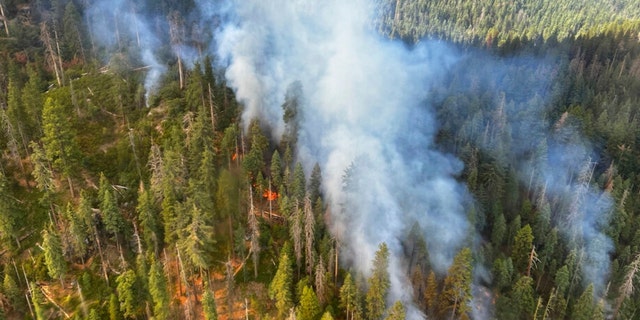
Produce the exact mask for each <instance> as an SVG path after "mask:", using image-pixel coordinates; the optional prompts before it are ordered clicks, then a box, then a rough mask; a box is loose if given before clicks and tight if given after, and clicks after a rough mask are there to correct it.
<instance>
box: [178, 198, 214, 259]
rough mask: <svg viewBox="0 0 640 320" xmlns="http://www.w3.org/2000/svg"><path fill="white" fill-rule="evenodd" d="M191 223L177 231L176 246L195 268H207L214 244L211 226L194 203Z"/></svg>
mask: <svg viewBox="0 0 640 320" xmlns="http://www.w3.org/2000/svg"><path fill="white" fill-rule="evenodd" d="M190 213H191V223H190V224H189V225H188V226H187V227H186V228H184V229H183V230H181V231H180V232H179V239H178V247H179V248H180V251H182V252H184V253H185V254H186V256H187V258H188V261H189V262H190V263H191V265H193V266H194V267H196V268H199V269H208V268H209V266H210V265H211V254H210V253H211V251H210V250H211V248H212V247H213V245H214V244H215V240H214V239H213V227H212V226H210V225H208V224H207V221H206V220H205V217H204V216H203V214H202V211H201V210H200V209H199V208H198V207H196V205H195V204H194V205H193V206H192V209H191V212H190Z"/></svg>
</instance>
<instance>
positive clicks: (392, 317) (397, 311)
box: [385, 301, 407, 320]
mask: <svg viewBox="0 0 640 320" xmlns="http://www.w3.org/2000/svg"><path fill="white" fill-rule="evenodd" d="M406 317H407V316H406V312H405V309H404V305H403V304H402V302H401V301H396V303H394V304H393V306H392V307H391V310H389V315H387V317H386V318H385V320H405V319H406Z"/></svg>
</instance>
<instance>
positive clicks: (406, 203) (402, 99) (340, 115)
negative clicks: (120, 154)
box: [200, 0, 473, 319]
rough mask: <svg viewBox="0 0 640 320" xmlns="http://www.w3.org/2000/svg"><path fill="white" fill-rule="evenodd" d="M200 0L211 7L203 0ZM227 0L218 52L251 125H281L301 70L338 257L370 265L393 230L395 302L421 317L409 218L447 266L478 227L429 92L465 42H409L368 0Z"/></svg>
mask: <svg viewBox="0 0 640 320" xmlns="http://www.w3.org/2000/svg"><path fill="white" fill-rule="evenodd" d="M200 6H201V9H200V11H201V12H211V11H212V10H211V8H210V3H208V2H206V1H201V2H200ZM223 7H226V8H228V9H229V11H226V12H225V13H224V14H223V16H225V17H227V18H228V19H229V21H225V22H223V26H222V28H221V31H220V33H219V34H218V35H217V37H216V41H217V53H218V57H219V58H220V59H221V61H222V63H223V64H224V65H225V67H226V75H225V76H226V80H227V81H228V82H227V83H228V85H229V86H231V87H232V88H233V89H234V90H235V92H236V97H237V98H238V100H239V101H240V102H242V103H243V104H244V106H245V110H244V113H243V122H244V125H245V126H246V125H248V123H249V121H250V119H252V118H260V119H261V120H263V121H268V123H269V124H270V125H271V126H272V128H274V131H275V132H274V133H275V135H276V136H279V135H280V134H281V133H282V132H283V131H284V124H283V122H282V108H281V105H282V104H283V102H284V97H285V94H286V90H287V87H288V86H289V85H290V84H292V83H294V82H296V81H298V83H299V84H300V85H301V87H302V92H303V99H302V100H303V101H304V103H303V105H302V106H301V109H300V110H299V112H301V113H302V123H301V128H300V136H299V142H298V149H299V150H298V158H299V159H300V160H302V161H303V163H305V164H306V166H307V169H308V168H310V166H311V165H312V164H313V163H314V162H315V161H318V162H319V164H320V166H321V168H322V172H323V178H324V180H323V183H324V184H323V187H324V191H325V195H326V196H327V197H328V199H329V202H330V203H331V216H330V217H329V219H330V221H329V223H330V227H331V230H332V232H333V234H334V235H335V236H336V237H337V238H338V239H339V241H340V242H341V244H342V250H343V251H342V253H343V254H342V257H343V261H346V262H347V263H348V264H350V265H351V266H353V267H354V268H355V269H356V270H357V271H359V272H361V273H363V274H365V275H368V274H369V272H370V270H371V262H372V260H373V257H374V253H375V251H376V250H377V248H378V245H379V244H380V243H381V242H386V243H387V245H388V246H389V249H390V254H391V257H390V261H391V262H390V264H391V265H390V270H389V271H390V274H391V282H392V286H391V290H390V301H389V302H392V301H393V300H398V299H400V300H403V301H405V302H406V303H407V304H408V306H409V310H410V312H409V315H410V318H411V319H417V318H421V317H422V316H421V315H420V313H419V311H417V309H416V308H415V307H412V305H411V303H410V301H411V298H412V297H411V293H410V292H411V290H408V289H407V288H410V284H409V281H408V279H407V278H406V277H405V274H404V271H403V269H402V268H401V266H400V264H401V259H400V257H401V256H402V248H401V243H400V242H401V241H402V239H404V237H405V234H406V233H407V231H408V229H409V228H410V227H411V226H412V225H413V224H414V223H415V222H418V223H419V225H420V226H421V228H422V230H423V234H424V236H425V238H426V241H427V244H428V249H429V254H430V258H431V264H432V266H433V267H434V268H435V269H436V270H438V271H439V272H441V273H442V272H445V271H446V268H447V267H448V266H449V265H450V263H451V262H452V260H453V256H454V255H455V253H456V252H457V251H458V249H460V248H461V247H462V246H463V245H464V243H465V240H469V239H472V238H473V231H472V228H470V225H469V222H468V221H467V218H466V213H465V208H464V205H463V204H464V203H465V201H466V200H467V192H466V189H465V188H464V186H462V185H461V184H459V183H458V182H457V181H456V176H457V175H458V174H459V173H460V171H461V169H462V167H463V165H462V162H461V161H459V160H457V159H455V158H454V157H452V156H450V155H447V154H443V153H441V152H438V151H436V150H435V148H434V144H433V139H434V134H435V132H436V131H437V126H436V124H435V122H434V119H433V116H432V110H431V109H430V108H429V107H428V106H425V105H424V103H423V101H424V100H425V98H426V92H427V91H428V89H429V87H430V86H431V84H432V83H433V82H434V81H438V79H439V78H440V77H441V76H442V75H443V73H444V72H446V70H447V68H448V67H449V66H451V65H452V64H454V63H455V61H456V59H457V58H456V57H458V56H459V54H457V53H455V52H454V50H452V49H450V48H448V47H447V46H445V45H443V44H440V43H437V42H426V43H423V44H420V45H418V46H416V47H414V48H411V49H409V48H407V47H406V46H404V45H403V44H402V43H399V42H394V41H391V40H388V39H386V38H384V37H383V36H381V35H379V34H377V33H376V32H375V31H374V30H373V24H372V21H373V17H372V16H370V14H371V13H372V12H374V10H373V8H372V7H371V3H369V2H368V1H365V0H354V1H341V0H329V1H307V0H297V1H290V0H274V1H262V0H243V1H229V2H228V3H227V5H223ZM348 169H350V170H348ZM347 170H348V172H349V174H348V175H347V176H348V178H347V179H346V180H347V182H348V183H349V185H348V186H345V185H344V184H343V182H345V177H344V176H345V172H347Z"/></svg>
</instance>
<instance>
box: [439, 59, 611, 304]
mask: <svg viewBox="0 0 640 320" xmlns="http://www.w3.org/2000/svg"><path fill="white" fill-rule="evenodd" d="M479 62H480V63H479ZM564 64H566V62H565V61H559V60H558V59H556V58H552V57H545V58H539V59H537V60H534V59H532V58H526V57H516V58H505V59H496V58H486V57H483V56H482V55H481V54H480V55H479V56H475V57H472V58H470V59H469V60H468V61H462V62H461V63H459V64H458V65H457V66H456V68H458V70H457V71H454V72H453V73H454V74H457V75H459V76H461V77H460V78H457V79H455V80H453V81H452V82H451V83H450V84H448V85H447V86H446V87H444V88H440V90H442V92H444V96H443V99H450V97H451V96H457V98H456V99H458V100H453V99H450V100H449V101H445V102H444V103H443V102H442V101H440V102H439V103H440V104H442V106H443V108H445V109H446V108H456V105H465V106H470V105H473V103H469V102H468V101H465V100H464V99H465V98H464V97H465V95H466V94H467V93H470V96H472V97H473V96H475V97H483V99H485V100H489V101H490V102H489V103H490V105H491V106H492V107H490V108H488V110H487V109H485V110H480V109H479V108H475V109H474V110H457V112H458V113H462V114H465V116H464V118H466V119H467V121H464V123H455V124H454V125H450V126H452V127H456V126H458V127H460V130H458V132H459V134H460V135H461V137H464V138H465V139H468V140H470V141H472V142H473V144H474V145H475V146H478V147H479V148H480V149H481V150H482V151H483V152H485V153H487V154H490V155H491V156H492V157H494V158H495V159H496V160H497V162H498V163H499V164H500V165H501V166H503V167H505V168H506V167H511V168H513V169H514V170H515V173H516V175H517V176H518V178H519V180H520V184H521V185H523V186H526V188H527V189H529V190H530V191H531V193H532V194H533V195H534V196H533V197H532V202H534V205H535V206H536V207H537V210H538V211H539V214H538V217H537V219H544V214H543V212H544V211H547V212H548V216H547V217H546V219H548V221H547V222H546V223H547V224H548V227H547V229H546V232H549V231H551V228H554V227H555V228H557V229H558V230H559V231H560V234H561V235H562V236H563V237H564V241H565V243H566V245H567V248H568V249H569V250H572V251H575V253H576V255H577V257H578V262H577V265H578V269H579V272H580V273H581V274H582V277H581V279H582V281H583V285H585V286H586V285H588V284H590V283H593V285H594V289H595V290H594V294H595V295H596V296H598V297H601V296H602V294H603V293H604V291H605V289H606V285H607V281H608V275H609V264H610V257H609V254H610V253H611V252H612V251H613V243H612V241H611V239H610V238H609V237H608V236H607V235H606V234H605V228H606V226H607V225H608V222H609V221H608V219H609V213H610V210H611V207H612V200H611V196H610V194H609V193H608V192H604V191H603V190H601V189H600V188H598V187H596V186H595V185H596V183H595V181H596V180H597V177H596V176H594V175H595V174H596V173H595V167H596V165H600V166H601V167H602V166H607V165H609V164H608V163H599V162H598V158H597V155H596V151H595V147H594V145H593V144H592V143H591V142H590V141H589V140H588V139H587V138H585V137H584V136H583V134H582V133H581V130H580V122H579V121H578V120H577V119H576V118H574V117H573V116H571V115H570V114H569V113H564V114H562V115H560V116H559V117H558V118H555V119H549V118H548V117H549V115H550V114H552V113H551V112H550V111H551V110H550V107H551V106H552V105H553V104H554V103H553V102H552V100H553V99H554V98H555V95H556V94H557V93H558V92H559V91H560V90H563V89H562V87H561V86H562V83H561V82H560V81H559V80H558V79H556V76H557V75H558V74H559V73H560V72H563V68H565V65H564ZM460 70H462V71H460ZM480 103H483V102H476V104H480ZM449 113H450V114H452V113H456V112H455V111H449ZM469 119H471V120H470V121H469ZM442 120H443V121H447V120H446V119H442ZM509 192H512V191H509ZM531 223H532V225H533V223H534V222H531ZM535 223H540V222H539V221H536V222H535Z"/></svg>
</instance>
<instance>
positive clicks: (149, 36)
mask: <svg viewBox="0 0 640 320" xmlns="http://www.w3.org/2000/svg"><path fill="white" fill-rule="evenodd" d="M140 12H144V8H136V7H135V3H134V2H132V1H127V0H114V1H111V0H100V1H97V2H95V3H92V4H91V6H90V7H89V8H88V10H87V12H86V16H87V21H89V28H90V30H91V34H92V36H93V38H94V41H96V42H98V44H99V45H100V46H102V47H103V49H104V50H105V51H106V55H107V56H108V58H111V55H112V54H113V53H115V52H121V53H126V52H127V51H133V52H135V51H138V55H139V57H138V58H139V59H140V60H141V61H142V63H143V64H144V66H145V67H146V68H147V69H148V71H147V72H146V76H145V80H144V88H145V98H146V99H145V100H146V101H147V103H148V101H149V95H150V94H152V93H153V92H154V91H155V90H156V89H157V85H158V82H159V81H160V78H161V77H162V75H163V74H164V73H165V72H166V70H167V68H166V66H165V65H164V64H163V63H160V62H159V61H158V58H157V56H156V53H155V50H157V49H158V48H159V47H161V46H162V42H161V41H160V38H159V37H158V32H157V30H153V29H152V24H151V22H150V21H148V20H147V19H146V18H145V17H144V15H143V14H141V13H140Z"/></svg>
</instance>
